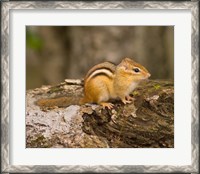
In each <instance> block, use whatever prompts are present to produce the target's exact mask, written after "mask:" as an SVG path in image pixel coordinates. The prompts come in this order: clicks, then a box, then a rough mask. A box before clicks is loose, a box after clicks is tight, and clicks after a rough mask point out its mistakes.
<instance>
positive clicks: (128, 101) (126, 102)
mask: <svg viewBox="0 0 200 174" xmlns="http://www.w3.org/2000/svg"><path fill="white" fill-rule="evenodd" d="M122 102H123V103H124V104H128V103H131V102H132V101H130V100H127V99H122Z"/></svg>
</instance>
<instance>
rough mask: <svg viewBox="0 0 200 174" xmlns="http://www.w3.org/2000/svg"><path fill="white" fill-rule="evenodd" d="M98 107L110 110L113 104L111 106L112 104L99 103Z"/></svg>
mask: <svg viewBox="0 0 200 174" xmlns="http://www.w3.org/2000/svg"><path fill="white" fill-rule="evenodd" d="M100 105H102V106H103V108H104V109H105V108H108V109H112V108H113V106H114V104H112V103H106V102H102V103H100Z"/></svg>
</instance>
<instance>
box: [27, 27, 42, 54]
mask: <svg viewBox="0 0 200 174" xmlns="http://www.w3.org/2000/svg"><path fill="white" fill-rule="evenodd" d="M26 34H27V35H26V44H27V47H28V48H31V49H33V50H35V51H40V50H41V49H42V45H43V42H42V39H41V38H40V36H39V35H38V34H37V33H35V32H32V31H31V30H27V32H26Z"/></svg>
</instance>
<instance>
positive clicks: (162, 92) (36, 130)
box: [26, 80, 174, 148]
mask: <svg viewBox="0 0 200 174" xmlns="http://www.w3.org/2000/svg"><path fill="white" fill-rule="evenodd" d="M82 93H83V85H82V81H81V80H65V82H63V83H61V84H58V85H56V86H43V87H41V88H37V89H34V90H28V91H27V93H26V95H27V96H26V98H27V109H26V146H27V147H83V148H86V147H87V148H88V147H94V148H95V147H110V148H112V147H113V148H147V147H151V148H152V147H153V148H154V147H155V148H156V147H157V148H162V147H165V148H166V147H168V148H172V147H174V85H173V82H170V81H161V80H158V81H155V80H154V81H147V82H144V83H142V84H141V85H140V86H138V88H137V89H135V90H134V91H133V93H132V95H133V96H134V99H135V100H134V102H132V103H131V104H127V105H124V104H123V103H122V102H120V101H113V103H114V108H113V109H112V110H108V109H103V108H102V107H101V106H99V105H95V104H86V105H82V106H78V105H70V106H68V107H53V108H52V107H51V108H47V107H46V108H40V107H39V106H37V105H36V104H35V101H37V100H39V99H41V98H54V97H59V96H74V97H80V96H81V95H82Z"/></svg>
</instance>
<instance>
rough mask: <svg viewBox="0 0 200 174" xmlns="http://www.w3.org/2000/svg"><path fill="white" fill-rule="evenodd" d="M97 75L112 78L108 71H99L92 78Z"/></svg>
mask: <svg viewBox="0 0 200 174" xmlns="http://www.w3.org/2000/svg"><path fill="white" fill-rule="evenodd" d="M97 76H106V77H108V78H109V79H112V77H110V76H109V75H108V74H107V73H104V72H99V73H97V74H95V75H94V76H92V77H91V79H92V78H95V77H97Z"/></svg>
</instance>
